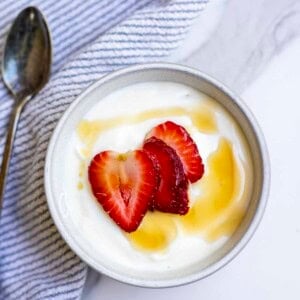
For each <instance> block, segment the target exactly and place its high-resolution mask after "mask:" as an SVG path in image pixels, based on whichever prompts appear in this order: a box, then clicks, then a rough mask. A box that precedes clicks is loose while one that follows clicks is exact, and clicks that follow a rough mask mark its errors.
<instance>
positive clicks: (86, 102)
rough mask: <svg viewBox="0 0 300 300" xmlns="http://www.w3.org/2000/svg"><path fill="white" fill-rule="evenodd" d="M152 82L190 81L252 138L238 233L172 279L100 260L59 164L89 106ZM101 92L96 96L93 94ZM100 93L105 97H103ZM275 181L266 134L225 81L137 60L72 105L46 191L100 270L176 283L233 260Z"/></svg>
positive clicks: (84, 255) (81, 250)
mask: <svg viewBox="0 0 300 300" xmlns="http://www.w3.org/2000/svg"><path fill="white" fill-rule="evenodd" d="M147 81H172V82H177V83H182V84H184V85H188V86H191V87H193V88H195V89H197V90H199V91H201V92H203V93H205V94H207V95H208V96H210V97H212V98H213V99H215V100H216V101H218V102H219V103H220V104H221V105H222V106H223V107H224V108H225V109H226V110H227V111H228V112H229V113H230V114H231V115H232V116H233V117H234V119H235V120H236V121H237V123H238V124H239V125H240V127H241V129H242V131H243V133H244V135H245V136H246V138H247V141H248V144H249V148H250V152H251V155H252V161H253V170H254V184H253V190H252V196H251V200H250V204H249V208H248V210H247V213H246V215H245V217H244V219H243V221H242V223H241V225H240V226H239V228H238V229H237V230H236V232H235V233H234V234H233V236H232V237H231V238H230V239H229V240H228V242H227V243H226V244H225V245H224V246H223V247H222V248H221V249H219V250H218V251H217V253H215V255H214V256H213V257H212V258H211V259H210V260H209V261H207V263H206V264H205V265H204V266H203V265H202V266H201V267H200V266H199V269H197V270H193V271H192V272H190V273H188V274H185V275H184V276H179V277H178V274H174V277H172V278H167V279H156V278H153V279H148V278H147V279H145V278H138V277H135V276H132V275H130V276H129V275H128V274H124V273H123V272H121V271H119V270H116V269H112V268H109V267H107V266H106V267H105V266H104V265H103V264H102V263H101V260H99V259H97V257H95V256H93V254H92V253H90V252H89V250H88V248H87V247H86V245H85V244H84V243H83V242H82V240H81V239H80V236H79V235H78V234H76V233H75V232H74V230H72V224H71V222H69V221H68V210H67V208H66V207H65V206H64V198H63V195H64V192H63V183H62V181H61V176H60V167H61V164H63V163H64V161H63V160H62V157H63V153H64V148H65V143H67V141H68V138H69V137H70V135H71V133H72V132H73V131H74V128H75V127H76V124H78V122H79V121H80V120H81V119H82V118H83V116H84V115H85V114H86V113H87V111H88V110H89V109H90V108H91V107H92V106H93V105H95V104H96V103H97V101H99V99H100V101H101V96H102V97H104V96H106V95H107V94H109V93H111V92H112V91H114V90H116V89H119V88H122V87H124V86H127V85H130V84H134V83H138V82H147ZM95 91H97V97H95V96H93V93H94V92H95ZM99 95H100V97H99ZM269 181H270V169H269V159H268V154H267V149H266V145H265V142H264V138H263V135H262V133H261V131H260V129H259V127H258V125H257V123H256V121H255V119H254V117H253V115H252V113H251V112H250V111H249V109H248V108H247V107H246V105H245V104H244V103H243V102H242V101H241V100H240V99H239V98H238V97H237V96H236V95H234V94H233V93H232V92H231V91H230V90H229V89H228V88H226V87H225V86H224V85H223V84H221V83H220V82H218V81H216V80H215V79H213V78H211V77H209V76H207V75H206V74H203V73H201V72H199V71H197V70H195V69H191V68H188V67H185V66H180V65H175V64H165V63H156V64H145V65H137V66H134V67H129V68H126V69H122V70H119V71H116V72H114V73H112V74H109V75H107V76H105V77H103V78H101V79H100V80H99V81H97V82H95V83H94V84H93V85H91V86H90V87H88V88H87V89H86V90H85V91H84V92H83V93H82V94H81V95H80V96H79V97H78V98H77V99H76V100H75V101H74V102H73V103H72V104H71V105H70V107H69V108H68V109H67V111H66V112H65V113H64V115H63V116H62V118H61V119H60V121H59V123H58V124H57V127H56V129H55V131H54V133H53V136H52V138H51V141H50V144H49V147H48V152H47V159H46V165H45V190H46V195H47V200H48V206H49V209H50V213H51V215H52V218H53V220H54V222H55V224H56V226H57V228H58V230H59V232H60V233H61V235H62V236H63V238H64V239H65V241H66V242H67V243H68V244H69V246H70V247H71V249H72V250H73V251H74V252H75V253H76V254H77V255H78V256H79V257H81V259H82V260H83V261H85V262H86V263H87V264H89V265H90V266H91V267H92V268H94V269H96V270H98V271H99V272H101V273H103V274H105V275H107V276H110V277H112V278H115V279H117V280H119V281H122V282H125V283H128V284H133V285H138V286H143V287H171V286H177V285H182V284H187V283H190V282H193V281H196V280H199V279H201V278H204V277H206V276H208V275H210V274H212V273H213V272H215V271H216V270H218V269H220V268H221V267H223V266H224V265H226V264H227V263H228V262H229V261H231V260H232V259H233V258H234V257H235V256H236V255H237V254H238V253H239V252H240V251H241V250H242V249H243V247H244V246H245V245H246V244H247V242H248V241H249V240H250V238H251V236H252V235H253V233H254V231H255V229H256V228H257V226H258V224H259V222H260V220H261V218H262V215H263V212H264V209H265V206H266V202H267V196H268V190H269Z"/></svg>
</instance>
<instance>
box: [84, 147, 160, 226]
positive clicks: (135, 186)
mask: <svg viewBox="0 0 300 300" xmlns="http://www.w3.org/2000/svg"><path fill="white" fill-rule="evenodd" d="M88 177H89V182H90V184H91V188H92V192H93V194H94V196H95V197H96V199H97V200H98V202H99V203H100V204H101V205H102V207H103V209H104V210H105V211H106V212H107V213H108V214H109V216H110V217H111V218H112V219H113V220H114V222H115V223H116V224H117V225H118V226H119V227H121V228H122V229H123V230H125V231H126V232H132V231H135V230H136V229H137V228H138V226H139V225H140V223H141V221H142V219H143V217H144V215H145V213H146V211H147V209H148V206H149V203H150V202H151V201H152V200H153V197H154V195H155V193H156V189H157V184H158V178H157V171H156V169H155V168H154V165H153V162H152V160H151V159H150V158H149V156H148V155H147V154H146V152H145V151H143V150H136V151H129V152H127V153H123V154H120V153H117V152H114V151H104V152H101V153H99V154H97V155H96V156H95V157H94V158H93V160H92V161H91V163H90V166H89V169H88Z"/></svg>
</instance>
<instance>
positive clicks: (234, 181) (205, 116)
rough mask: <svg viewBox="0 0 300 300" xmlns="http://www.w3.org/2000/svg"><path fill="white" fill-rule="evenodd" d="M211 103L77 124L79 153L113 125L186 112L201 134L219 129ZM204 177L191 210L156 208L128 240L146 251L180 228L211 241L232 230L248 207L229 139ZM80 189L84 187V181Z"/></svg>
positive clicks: (166, 241)
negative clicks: (182, 213) (178, 212)
mask: <svg viewBox="0 0 300 300" xmlns="http://www.w3.org/2000/svg"><path fill="white" fill-rule="evenodd" d="M212 108H213V107H210V106H205V105H201V106H199V107H193V108H191V109H186V108H182V107H173V108H167V109H164V108H162V109H153V110H149V111H145V112H141V113H138V114H135V115H127V116H121V117H116V118H110V119H104V120H95V121H88V120H83V121H81V122H80V123H79V125H78V128H77V134H78V136H79V138H80V139H81V141H82V143H83V144H84V148H83V149H82V150H81V154H82V155H83V156H84V157H85V158H88V157H89V156H90V154H91V151H92V148H93V146H94V144H95V142H96V140H97V139H98V138H99V135H100V134H101V133H102V132H104V131H106V130H109V129H112V128H115V127H118V126H122V125H125V124H126V125H128V124H137V123H140V122H144V121H146V120H149V119H153V118H162V117H172V116H173V117H174V116H188V117H190V119H191V121H192V123H193V125H194V126H195V127H196V128H197V129H198V130H199V131H200V132H202V133H206V134H212V133H216V132H217V131H218V127H217V123H216V120H215V113H214V110H213V109H212ZM79 169H80V170H79V176H80V177H82V176H83V173H84V170H85V169H86V165H85V163H84V161H82V162H81V164H80V168H79ZM205 169H206V171H205V175H204V177H203V178H202V179H201V180H200V181H199V182H197V183H195V184H194V186H195V187H196V188H197V189H199V190H200V191H201V192H200V193H199V194H200V195H201V196H198V197H197V198H195V199H193V198H192V199H191V203H192V204H191V208H190V210H189V212H188V213H187V215H185V216H178V215H172V214H166V213H161V212H158V211H155V212H150V211H149V212H147V214H146V215H145V217H144V219H143V221H142V223H141V225H140V226H139V228H138V229H137V230H136V231H135V232H133V233H130V234H126V236H127V238H128V240H129V241H130V243H131V244H132V245H133V246H134V247H136V248H138V249H140V250H143V251H150V252H155V251H164V250H165V249H167V248H168V246H169V245H170V243H171V242H172V241H173V240H174V239H175V238H176V236H177V233H178V230H179V229H180V230H183V231H185V232H186V233H187V234H193V235H195V234H196V235H201V236H202V237H204V238H205V239H206V240H207V241H215V240H217V239H219V238H220V237H222V236H224V235H226V236H229V235H231V234H232V233H233V232H234V231H235V230H236V229H237V227H238V225H239V224H240V222H241V220H242V218H243V216H244V214H245V210H246V204H245V201H244V198H245V197H242V196H241V195H242V194H243V190H242V189H243V184H242V182H241V172H242V168H241V167H240V166H239V164H238V162H237V158H236V157H235V154H234V151H233V146H232V144H231V142H230V141H229V140H227V139H225V138H221V139H220V141H219V145H218V148H217V150H216V151H215V152H213V153H211V154H210V156H209V158H208V161H207V164H206V166H205ZM77 187H78V189H82V188H83V184H82V182H79V183H78V186H77Z"/></svg>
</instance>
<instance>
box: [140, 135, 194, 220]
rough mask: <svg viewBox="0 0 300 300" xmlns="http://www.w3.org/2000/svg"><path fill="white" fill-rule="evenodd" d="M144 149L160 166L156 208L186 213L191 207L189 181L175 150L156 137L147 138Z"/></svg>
mask: <svg viewBox="0 0 300 300" xmlns="http://www.w3.org/2000/svg"><path fill="white" fill-rule="evenodd" d="M143 149H144V150H145V151H146V152H147V154H148V155H149V157H150V158H151V159H152V160H153V161H154V162H155V164H158V166H159V173H160V183H159V187H158V190H157V193H156V197H155V198H154V208H155V209H157V210H160V211H163V212H168V213H175V214H180V215H184V214H186V213H187V212H188V209H189V207H188V204H189V203H188V202H189V201H188V195H187V188H188V181H187V178H186V176H185V174H184V170H183V166H182V163H181V161H180V158H179V157H178V155H177V154H176V152H175V150H173V149H172V148H171V147H169V146H168V145H167V144H166V143H164V142H163V141H161V140H159V139H157V138H155V137H152V138H150V139H147V140H146V141H145V142H144V146H143Z"/></svg>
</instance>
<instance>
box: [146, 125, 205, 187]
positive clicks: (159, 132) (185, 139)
mask: <svg viewBox="0 0 300 300" xmlns="http://www.w3.org/2000/svg"><path fill="white" fill-rule="evenodd" d="M152 136H154V137H156V138H158V139H160V140H162V141H164V142H165V143H166V144H167V145H168V146H170V147H172V148H173V149H174V150H175V151H176V153H177V155H178V156H179V157H180V159H181V162H182V164H183V168H184V172H185V174H186V176H187V178H188V179H189V181H190V182H196V181H197V180H199V179H200V178H201V177H202V175H203V173H204V165H203V163H202V158H201V156H200V154H199V151H198V147H197V145H196V144H195V142H194V141H193V139H192V138H191V136H190V135H189V133H188V132H187V131H186V129H185V128H184V127H182V126H180V125H178V124H176V123H173V122H171V121H167V122H165V123H162V124H160V125H157V126H156V127H154V128H153V129H152V130H151V131H150V132H149V133H148V135H147V138H149V137H152Z"/></svg>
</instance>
